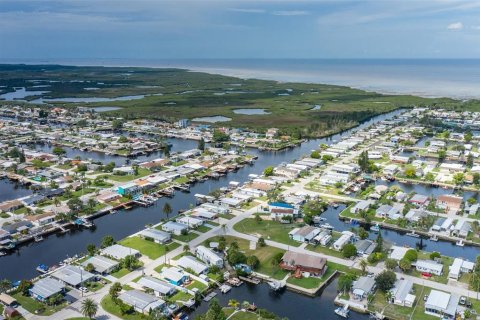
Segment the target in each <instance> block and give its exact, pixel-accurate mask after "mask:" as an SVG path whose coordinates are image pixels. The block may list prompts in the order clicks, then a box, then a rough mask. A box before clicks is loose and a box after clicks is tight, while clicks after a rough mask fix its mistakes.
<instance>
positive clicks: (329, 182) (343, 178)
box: [319, 172, 350, 186]
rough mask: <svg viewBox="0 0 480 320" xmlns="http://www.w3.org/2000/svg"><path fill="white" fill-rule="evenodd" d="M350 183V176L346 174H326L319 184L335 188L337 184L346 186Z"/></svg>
mask: <svg viewBox="0 0 480 320" xmlns="http://www.w3.org/2000/svg"><path fill="white" fill-rule="evenodd" d="M348 181H350V175H348V174H346V173H335V172H326V173H324V174H322V176H321V177H320V179H319V182H320V184H321V185H323V186H333V185H335V184H337V183H342V184H345V183H347V182H348Z"/></svg>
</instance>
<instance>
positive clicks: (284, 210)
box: [268, 202, 298, 220]
mask: <svg viewBox="0 0 480 320" xmlns="http://www.w3.org/2000/svg"><path fill="white" fill-rule="evenodd" d="M268 212H270V217H271V218H272V219H273V220H277V219H280V220H282V219H283V218H284V217H286V216H290V217H294V216H296V215H298V209H297V208H295V206H293V205H291V204H289V203H285V202H269V203H268Z"/></svg>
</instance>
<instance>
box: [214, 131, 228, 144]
mask: <svg viewBox="0 0 480 320" xmlns="http://www.w3.org/2000/svg"><path fill="white" fill-rule="evenodd" d="M212 138H213V141H214V142H227V141H229V140H230V136H229V135H228V134H226V133H224V132H222V131H220V130H219V129H215V130H213V136H212Z"/></svg>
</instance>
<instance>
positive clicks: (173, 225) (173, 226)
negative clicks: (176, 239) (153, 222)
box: [162, 221, 188, 236]
mask: <svg viewBox="0 0 480 320" xmlns="http://www.w3.org/2000/svg"><path fill="white" fill-rule="evenodd" d="M162 230H163V231H165V232H169V233H173V234H175V235H177V236H179V235H181V234H182V233H184V232H188V227H187V226H186V225H184V224H181V223H178V222H173V221H168V222H166V223H164V224H162Z"/></svg>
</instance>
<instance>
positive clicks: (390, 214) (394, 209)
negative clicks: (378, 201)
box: [375, 203, 403, 220]
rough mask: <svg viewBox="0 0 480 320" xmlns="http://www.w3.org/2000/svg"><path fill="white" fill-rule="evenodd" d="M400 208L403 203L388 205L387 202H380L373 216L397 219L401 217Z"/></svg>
mask: <svg viewBox="0 0 480 320" xmlns="http://www.w3.org/2000/svg"><path fill="white" fill-rule="evenodd" d="M402 210H403V205H402V204H399V203H397V204H395V205H393V206H390V205H388V204H382V205H381V206H380V207H378V208H377V210H376V211H375V216H377V217H379V218H389V219H392V220H397V219H399V218H401V217H402V215H401V213H402Z"/></svg>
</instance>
